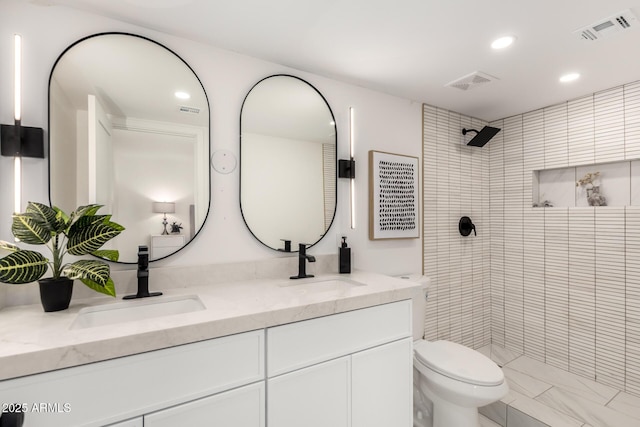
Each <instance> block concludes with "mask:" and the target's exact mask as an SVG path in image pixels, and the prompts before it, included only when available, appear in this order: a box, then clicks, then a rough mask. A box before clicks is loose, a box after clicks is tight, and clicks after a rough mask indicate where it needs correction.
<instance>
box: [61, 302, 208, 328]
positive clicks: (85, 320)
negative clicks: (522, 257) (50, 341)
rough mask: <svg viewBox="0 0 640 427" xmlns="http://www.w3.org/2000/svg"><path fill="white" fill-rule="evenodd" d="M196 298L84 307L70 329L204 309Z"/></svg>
mask: <svg viewBox="0 0 640 427" xmlns="http://www.w3.org/2000/svg"><path fill="white" fill-rule="evenodd" d="M205 309H206V307H205V306H204V304H203V303H202V301H201V300H200V298H199V297H198V296H197V295H180V296H160V297H153V298H142V299H137V300H130V301H123V302H118V303H114V304H105V305H98V306H95V307H85V308H83V309H81V310H80V311H79V312H78V315H77V317H76V319H75V320H74V321H73V323H72V324H71V326H70V329H85V328H93V327H96V326H105V325H113V324H116V323H123V322H132V321H136V320H144V319H151V318H154V317H162V316H172V315H174V314H183V313H191V312H194V311H200V310H205Z"/></svg>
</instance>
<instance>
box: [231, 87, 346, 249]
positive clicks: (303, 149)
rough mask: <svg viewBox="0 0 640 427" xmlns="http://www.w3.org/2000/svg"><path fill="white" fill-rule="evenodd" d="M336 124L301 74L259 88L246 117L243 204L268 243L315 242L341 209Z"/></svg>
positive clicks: (249, 102) (242, 121)
mask: <svg viewBox="0 0 640 427" xmlns="http://www.w3.org/2000/svg"><path fill="white" fill-rule="evenodd" d="M336 142H337V139H336V125H335V119H334V117H333V112H332V111H331V108H330V107H329V104H328V103H327V101H326V99H325V98H324V97H323V96H322V94H321V93H320V92H319V91H318V90H317V89H316V88H314V87H313V86H312V85H311V84H309V83H308V82H306V81H304V80H302V79H300V78H298V77H294V76H289V75H275V76H270V77H267V78H265V79H263V80H261V81H259V82H258V83H256V84H255V86H253V88H252V89H251V90H250V91H249V93H248V94H247V96H246V98H245V100H244V103H243V104H242V111H241V114H240V209H241V211H242V216H243V218H244V221H245V223H246V224H247V227H248V228H249V230H250V231H251V233H252V234H253V235H254V236H255V237H256V238H257V239H258V240H259V241H260V242H262V243H263V244H264V245H266V246H268V247H270V248H272V249H276V250H285V242H286V241H288V242H290V245H291V248H292V249H294V251H295V249H297V248H298V244H299V243H306V244H309V245H313V244H315V243H317V242H318V241H320V239H322V237H323V236H324V235H325V234H326V233H327V231H328V230H329V227H330V226H331V223H332V222H333V218H334V216H335V211H336V145H337V144H336Z"/></svg>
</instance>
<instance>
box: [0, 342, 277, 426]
mask: <svg viewBox="0 0 640 427" xmlns="http://www.w3.org/2000/svg"><path fill="white" fill-rule="evenodd" d="M262 379H264V331H262V330H260V331H254V332H247V333H243V334H238V335H231V336H228V337H222V338H217V339H213V340H208V341H201V342H197V343H193V344H187V345H182V346H178V347H172V348H168V349H164V350H157V351H152V352H149V353H143V354H137V355H134V356H128V357H123V358H120V359H113V360H107V361H104V362H97V363H93V364H89V365H83V366H78V367H75V368H68V369H62V370H59V371H53V372H47V373H44V374H38V375H31V376H28V377H23V378H17V379H14V380H7V381H2V382H0V402H20V403H23V402H24V403H27V404H29V405H32V404H38V403H48V404H51V405H57V406H54V407H53V408H52V409H51V410H50V411H46V412H36V413H34V412H32V411H30V412H29V413H27V414H26V416H25V424H24V425H25V427H40V426H42V427H51V426H65V427H72V426H103V425H106V424H109V423H115V422H118V421H120V420H125V419H128V418H132V417H136V416H139V415H142V414H144V413H148V412H151V411H155V410H158V409H161V408H166V407H169V406H172V405H176V404H180V403H183V402H186V401H188V400H193V399H197V398H200V397H204V396H207V395H211V394H214V393H218V392H221V391H224V390H229V389H231V388H235V387H238V386H242V385H245V384H250V383H252V382H256V381H260V380H262ZM60 408H62V410H57V409H60Z"/></svg>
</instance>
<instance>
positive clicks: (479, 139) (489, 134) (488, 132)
mask: <svg viewBox="0 0 640 427" xmlns="http://www.w3.org/2000/svg"><path fill="white" fill-rule="evenodd" d="M468 132H475V133H476V136H474V137H473V138H471V141H469V142H467V145H472V146H474V147H484V146H485V144H486V143H487V142H489V141H490V140H491V138H493V137H494V136H496V134H497V133H498V132H500V128H494V127H491V126H485V127H483V128H482V129H481V130H480V131H477V130H475V129H464V128H463V129H462V134H463V135H466V134H467V133H468Z"/></svg>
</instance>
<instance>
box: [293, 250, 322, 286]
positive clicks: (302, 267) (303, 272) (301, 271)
mask: <svg viewBox="0 0 640 427" xmlns="http://www.w3.org/2000/svg"><path fill="white" fill-rule="evenodd" d="M307 261H309V262H316V258H315V257H314V256H313V255H307V244H306V243H300V244H299V245H298V275H297V276H291V277H290V279H306V278H307V277H313V274H307Z"/></svg>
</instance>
